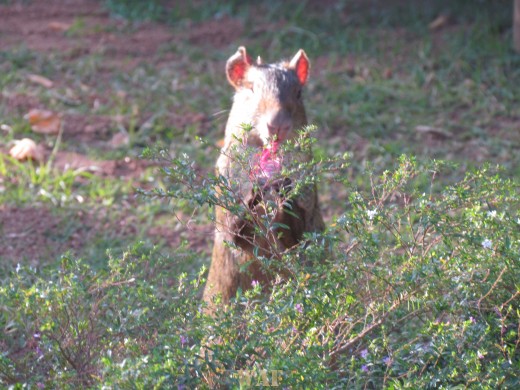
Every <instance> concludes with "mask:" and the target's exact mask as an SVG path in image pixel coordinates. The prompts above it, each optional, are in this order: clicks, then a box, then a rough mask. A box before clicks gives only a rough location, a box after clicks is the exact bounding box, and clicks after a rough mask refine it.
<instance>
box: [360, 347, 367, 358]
mask: <svg viewBox="0 0 520 390" xmlns="http://www.w3.org/2000/svg"><path fill="white" fill-rule="evenodd" d="M367 356H368V349H364V350H362V351H361V357H362V358H363V359H365V360H366V359H367Z"/></svg>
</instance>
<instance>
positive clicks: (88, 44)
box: [0, 0, 244, 265]
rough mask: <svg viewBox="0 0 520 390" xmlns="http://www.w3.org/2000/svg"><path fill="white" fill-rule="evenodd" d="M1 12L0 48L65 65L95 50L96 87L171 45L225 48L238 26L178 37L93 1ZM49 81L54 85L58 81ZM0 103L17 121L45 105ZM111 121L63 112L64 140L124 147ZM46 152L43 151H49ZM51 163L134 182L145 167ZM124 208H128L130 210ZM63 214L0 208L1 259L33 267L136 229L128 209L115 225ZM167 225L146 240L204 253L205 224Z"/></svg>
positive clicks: (56, 0) (62, 155) (19, 99)
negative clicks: (100, 62)
mask: <svg viewBox="0 0 520 390" xmlns="http://www.w3.org/2000/svg"><path fill="white" fill-rule="evenodd" d="M0 15H2V17H1V19H2V21H1V23H0V51H8V50H19V49H28V50H30V51H36V52H40V53H44V54H49V53H52V52H57V53H60V56H61V58H64V59H65V60H67V59H68V60H75V59H77V58H78V57H80V56H83V55H86V54H95V53H102V54H103V58H104V64H105V66H101V68H100V73H99V75H98V76H99V77H98V82H102V81H103V80H104V79H108V78H110V77H112V72H113V69H117V70H118V71H128V70H130V69H132V68H134V67H136V66H137V65H138V64H140V63H143V62H147V63H151V64H154V65H157V66H162V65H164V64H165V61H166V60H168V58H167V56H168V54H166V57H165V54H164V53H160V49H161V47H163V46H164V45H166V44H169V45H171V44H172V43H173V42H175V41H176V40H182V41H183V42H186V41H189V42H192V43H193V44H200V43H205V44H211V45H212V46H213V47H218V46H220V45H224V44H228V43H229V42H230V41H231V40H232V39H234V38H235V37H236V36H237V34H240V32H241V31H242V30H243V28H244V26H242V24H241V23H240V22H238V21H236V20H232V19H229V20H226V21H225V23H222V21H219V23H216V22H214V21H209V22H206V23H198V24H193V25H191V26H190V28H189V29H186V31H185V33H184V34H182V36H179V35H178V34H177V35H174V34H173V33H172V31H171V29H169V28H168V27H167V26H165V25H161V24H158V23H148V22H144V23H139V24H136V25H134V24H132V25H131V26H129V24H128V23H127V22H125V21H123V20H120V19H116V18H112V17H110V15H109V14H108V12H107V11H106V10H105V9H104V8H102V6H101V5H100V2H96V1H89V0H52V1H32V2H26V1H14V2H10V3H9V4H7V5H6V4H2V5H0ZM78 30H80V31H78ZM122 32H123V33H122ZM55 83H57V84H58V86H60V84H59V83H60V81H59V80H57V81H55ZM87 98H89V99H91V100H93V101H95V100H97V102H98V103H106V102H107V97H106V96H96V95H92V94H91V95H90V96H87ZM108 99H109V98H108ZM0 105H2V106H3V107H4V111H5V112H6V113H7V114H10V115H16V116H20V117H22V116H23V115H24V114H25V113H27V112H28V111H29V110H31V109H33V108H44V105H43V104H42V102H41V101H40V100H39V98H38V97H37V96H32V95H29V94H24V93H14V94H13V93H7V92H6V93H4V92H1V93H0ZM117 120H121V118H111V117H108V116H101V115H97V114H95V113H87V114H64V115H63V123H64V131H63V140H64V141H65V142H69V143H70V144H73V143H77V144H81V145H82V147H83V149H88V148H89V147H90V148H97V147H100V146H103V145H104V146H106V145H109V146H110V145H112V146H114V145H116V146H117V143H118V142H124V137H119V138H117V136H114V135H113V134H110V132H109V129H110V127H111V126H112V125H113V123H114V121H117ZM123 120H124V118H123ZM205 121H206V118H205V117H204V116H203V115H202V116H201V115H200V114H196V113H186V115H185V116H181V115H178V114H172V115H171V117H168V118H167V122H171V123H172V124H175V125H186V124H193V123H197V124H202V125H204V123H205ZM61 149H63V148H61ZM6 150H7V146H6V145H0V153H5V152H6ZM46 153H47V155H49V154H50V148H49V147H47V150H46ZM54 166H55V167H56V168H57V169H59V170H66V169H74V170H78V169H80V170H81V169H83V170H88V171H90V172H92V173H94V174H99V175H102V176H103V177H107V178H110V177H114V178H124V179H132V178H139V177H140V176H141V175H142V173H143V171H144V170H145V169H146V168H147V167H148V166H149V163H147V162H144V161H141V160H137V159H135V158H129V157H126V158H123V159H121V160H106V161H103V160H96V159H93V158H91V157H89V156H87V155H84V154H81V153H78V152H77V151H67V150H60V151H59V152H58V153H57V154H56V156H55V160H54ZM128 207H129V210H131V208H132V205H129V206H128ZM66 214H67V215H63V213H62V212H53V210H51V209H50V208H49V206H44V205H33V206H23V207H16V206H7V205H0V259H6V260H8V261H12V262H26V263H29V264H31V265H37V264H39V263H40V261H41V260H42V259H52V258H55V256H58V255H59V254H60V253H63V252H64V251H66V250H72V251H73V252H79V253H80V252H81V249H82V248H86V247H87V246H88V245H89V243H90V244H91V242H92V240H93V239H94V238H95V237H96V236H99V235H100V234H101V235H102V234H103V233H104V232H111V233H113V232H117V234H118V235H119V236H121V237H123V238H124V237H131V236H132V234H135V233H136V231H137V230H136V226H137V225H138V224H139V221H137V218H136V216H135V215H132V214H131V212H130V213H129V215H128V216H127V217H125V218H123V219H122V220H119V221H118V222H117V223H116V222H107V220H105V222H101V221H100V218H99V215H96V214H95V213H94V211H77V212H73V211H68V212H67V213H66ZM109 220H110V219H108V221H109ZM170 221H171V222H170V223H166V224H163V225H161V226H159V227H157V226H155V227H153V226H152V227H150V228H149V229H148V230H147V236H148V237H149V238H150V239H151V240H152V241H162V242H163V243H164V244H166V245H167V246H169V247H171V248H176V247H177V246H178V245H179V244H180V242H181V240H182V239H189V241H190V243H191V245H193V248H194V249H195V250H196V251H199V252H204V253H208V252H209V250H210V244H211V243H210V241H211V236H212V234H211V233H212V227H211V225H209V224H208V225H206V226H190V227H188V226H187V225H186V224H183V223H179V221H178V220H176V219H175V217H174V216H173V215H172V216H171V219H170Z"/></svg>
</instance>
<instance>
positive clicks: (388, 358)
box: [383, 356, 392, 366]
mask: <svg viewBox="0 0 520 390" xmlns="http://www.w3.org/2000/svg"><path fill="white" fill-rule="evenodd" d="M391 362H392V359H390V356H387V357H385V358H383V363H385V364H386V365H387V366H388V365H390V363H391Z"/></svg>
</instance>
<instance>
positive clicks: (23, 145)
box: [9, 138, 43, 161]
mask: <svg viewBox="0 0 520 390" xmlns="http://www.w3.org/2000/svg"><path fill="white" fill-rule="evenodd" d="M9 154H10V155H11V157H13V158H15V159H17V160H18V161H25V160H34V161H43V150H42V148H41V147H40V146H38V145H36V143H35V142H34V141H33V140H32V139H29V138H24V139H21V140H19V141H15V144H14V146H13V147H12V148H11V149H10V150H9Z"/></svg>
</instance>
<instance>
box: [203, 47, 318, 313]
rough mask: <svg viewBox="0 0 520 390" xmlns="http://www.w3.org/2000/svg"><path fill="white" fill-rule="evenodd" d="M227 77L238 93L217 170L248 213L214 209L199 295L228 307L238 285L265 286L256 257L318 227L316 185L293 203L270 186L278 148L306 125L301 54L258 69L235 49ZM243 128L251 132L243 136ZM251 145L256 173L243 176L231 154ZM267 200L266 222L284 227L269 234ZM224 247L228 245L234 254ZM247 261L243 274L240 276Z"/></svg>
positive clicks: (278, 185)
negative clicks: (211, 242) (257, 182)
mask: <svg viewBox="0 0 520 390" xmlns="http://www.w3.org/2000/svg"><path fill="white" fill-rule="evenodd" d="M226 73H227V77H228V80H229V82H230V83H231V85H232V86H233V87H234V88H235V90H236V92H235V97H234V101H233V107H232V109H231V112H230V115H229V119H228V122H227V125H226V134H225V139H224V147H223V149H222V153H221V155H220V157H219V159H218V161H217V166H216V169H217V173H218V174H220V175H222V176H224V177H225V178H226V179H227V181H228V182H229V183H231V185H232V186H233V187H234V188H235V189H236V193H237V195H238V198H239V201H240V202H241V203H242V204H243V205H244V207H245V209H246V210H247V213H245V214H247V215H242V216H235V215H233V214H231V213H230V212H229V211H228V210H226V209H225V208H223V207H221V206H216V207H215V208H216V230H215V243H214V247H213V255H212V261H211V266H210V270H209V275H208V280H207V284H206V288H205V291H204V300H205V301H206V302H207V303H210V302H211V300H212V298H213V297H214V296H215V295H217V294H220V295H221V297H222V300H223V301H224V302H227V301H229V299H230V298H232V297H234V295H235V294H236V291H237V289H238V288H241V289H243V290H246V289H249V288H251V283H252V281H257V282H259V283H260V284H262V285H263V286H269V284H270V283H271V282H272V279H273V273H272V272H266V271H267V270H265V269H263V266H262V264H261V263H260V261H258V259H257V258H256V256H263V257H267V258H269V257H272V256H275V255H277V254H280V253H282V252H283V251H284V250H286V249H289V248H291V247H293V246H295V245H297V244H298V243H299V242H300V241H301V240H302V239H303V233H304V232H313V231H320V230H323V228H324V225H323V219H322V217H321V213H320V211H319V207H318V199H317V194H316V188H315V186H312V188H308V189H306V190H305V191H303V192H302V193H300V194H298V196H296V197H294V198H293V197H291V196H290V193H289V196H287V197H285V194H286V192H285V190H284V186H286V185H287V184H286V182H285V181H284V182H280V181H277V182H273V183H270V181H269V180H270V178H271V176H274V175H276V174H277V173H278V172H279V170H280V169H281V167H280V165H281V164H282V163H281V162H280V161H281V160H280V159H279V158H278V148H279V145H280V144H281V143H283V142H284V141H286V140H288V139H292V138H294V137H295V136H296V130H299V129H301V128H303V127H304V126H305V125H307V117H306V114H305V108H304V105H303V101H302V96H301V91H302V88H303V86H304V84H305V83H306V81H307V77H308V73H309V61H308V59H307V56H306V55H305V52H304V51H303V50H300V51H299V52H298V53H297V54H296V55H295V56H294V58H293V59H292V60H291V61H290V62H289V63H280V64H270V65H263V64H261V60H260V59H259V60H258V62H257V64H253V63H252V62H251V59H250V58H249V57H248V55H247V53H246V50H245V48H243V47H240V48H239V49H238V51H237V53H236V54H235V55H233V56H232V57H231V58H230V59H229V60H228V61H227V64H226ZM244 124H245V125H250V126H251V129H250V130H249V131H245V130H244ZM273 140H274V141H273ZM251 148H253V149H255V150H257V153H256V157H255V156H251V159H254V158H257V159H258V162H256V163H254V164H256V165H257V167H256V168H254V169H253V170H250V171H249V172H247V170H244V167H243V166H242V165H240V164H238V163H237V160H236V159H234V158H233V154H234V153H241V152H242V151H244V152H245V151H246V150H251ZM298 158H299V159H303V160H306V161H309V160H310V159H311V156H310V155H301V154H299V155H298ZM254 164H253V165H254ZM251 172H253V175H254V176H257V179H258V180H262V183H267V184H263V185H262V188H260V189H259V187H258V186H255V185H253V182H255V178H253V180H252V178H251V176H252V174H251ZM287 180H288V183H289V184H288V186H290V180H289V179H287ZM267 199H268V200H270V201H272V202H273V203H274V204H276V205H277V207H276V209H275V211H274V212H273V213H271V217H272V219H271V222H273V223H274V224H275V226H276V225H277V224H278V226H286V227H287V228H283V229H282V228H273V229H269V228H266V227H265V224H262V223H261V222H260V221H261V220H262V221H263V220H265V216H266V215H267V214H268V213H269V212H268V211H266V207H265V205H266V203H265V202H264V201H265V200H267ZM288 210H290V211H288ZM262 218H263V219H262ZM279 224H281V225H279ZM259 231H262V232H263V234H259ZM226 242H229V243H234V244H235V245H236V246H237V247H238V249H233V248H231V247H230V246H229V245H228V244H226ZM255 248H256V249H255ZM246 263H247V264H249V265H248V266H247V269H246V270H245V271H243V272H241V269H240V268H241V267H242V266H243V265H244V264H246Z"/></svg>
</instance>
